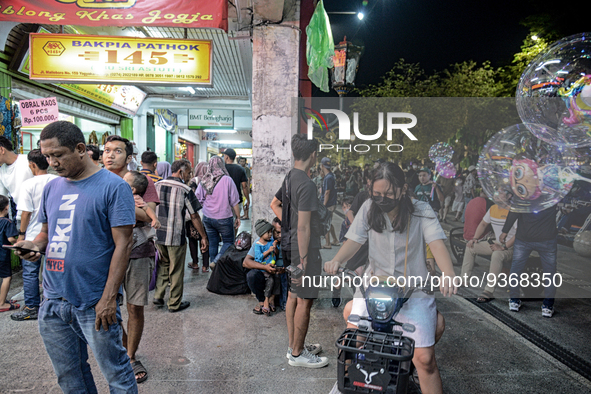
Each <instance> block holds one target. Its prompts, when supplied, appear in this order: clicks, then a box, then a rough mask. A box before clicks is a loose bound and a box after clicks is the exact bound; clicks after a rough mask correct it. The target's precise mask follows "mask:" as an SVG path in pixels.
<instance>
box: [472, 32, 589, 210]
mask: <svg viewBox="0 0 591 394" xmlns="http://www.w3.org/2000/svg"><path fill="white" fill-rule="evenodd" d="M589 53H591V34H589V33H583V34H578V35H575V36H571V37H567V38H564V39H562V40H560V41H558V42H556V43H554V44H553V45H551V46H550V47H549V48H548V50H547V51H546V52H544V53H542V54H540V55H539V56H538V57H537V58H536V59H534V60H533V61H532V62H531V63H530V64H529V66H528V67H527V68H526V70H525V72H524V73H523V74H522V76H521V79H520V81H519V85H518V87H517V94H516V105H517V111H518V113H519V116H520V118H521V121H522V122H523V123H522V124H517V125H513V126H510V127H506V128H504V129H502V130H501V131H499V132H498V133H497V134H495V135H494V136H493V137H492V138H491V139H490V140H489V141H488V142H487V143H486V145H485V146H484V149H483V150H482V152H481V154H480V158H479V161H478V177H479V178H480V182H481V184H482V186H483V189H484V191H485V193H486V194H487V195H488V196H489V197H490V198H491V199H492V200H494V201H495V202H497V203H500V204H502V205H508V206H510V207H511V210H512V211H514V212H522V213H528V212H539V211H541V210H544V209H547V208H550V207H552V206H554V205H556V203H558V202H559V201H560V200H562V199H563V198H564V197H565V196H566V195H567V194H568V193H569V191H570V190H571V188H572V187H573V183H574V182H575V180H581V181H586V182H591V180H590V179H588V178H585V177H582V176H581V175H579V174H577V173H575V170H577V168H578V162H580V161H582V160H581V159H584V157H583V156H582V155H585V153H582V154H581V152H588V151H589V150H588V149H587V147H590V146H591V57H590V56H589Z"/></svg>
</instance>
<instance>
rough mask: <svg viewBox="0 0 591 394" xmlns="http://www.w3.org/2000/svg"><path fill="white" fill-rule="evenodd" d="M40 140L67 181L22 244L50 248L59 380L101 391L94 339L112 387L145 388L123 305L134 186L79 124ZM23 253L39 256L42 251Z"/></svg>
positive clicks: (48, 341) (53, 352)
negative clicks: (105, 160)
mask: <svg viewBox="0 0 591 394" xmlns="http://www.w3.org/2000/svg"><path fill="white" fill-rule="evenodd" d="M40 140H41V152H42V153H43V155H44V156H45V157H46V158H47V160H48V162H49V165H51V166H52V167H53V168H54V169H55V170H56V171H57V173H58V175H59V176H60V178H57V179H54V180H53V181H51V182H49V183H48V184H47V185H46V186H45V188H44V190H43V196H42V199H41V206H40V209H39V222H41V223H43V227H42V229H41V233H40V234H39V235H38V236H37V237H36V238H35V239H34V240H33V241H22V242H18V243H17V244H16V246H21V247H23V248H27V249H32V250H38V251H45V252H46V263H45V264H46V265H45V271H44V273H43V294H44V297H45V301H44V302H43V303H42V304H41V307H40V309H39V332H40V333H41V337H42V338H43V343H44V344H45V348H46V350H47V353H48V354H49V357H50V359H51V362H52V364H53V369H54V370H55V373H56V375H57V377H58V383H59V385H60V387H61V388H62V390H63V391H64V392H96V387H95V384H94V380H93V377H92V373H91V372H90V365H89V364H88V361H87V360H88V350H87V344H88V345H89V346H90V348H91V349H92V353H93V354H94V356H95V358H96V360H97V363H98V365H99V367H100V369H101V372H102V373H103V375H104V377H105V379H106V380H107V382H108V384H109V389H110V391H111V392H122V393H137V384H136V381H135V375H134V373H133V370H132V367H131V364H130V362H129V357H128V356H127V352H126V350H125V348H124V347H123V345H122V343H121V326H120V322H121V314H120V312H119V308H118V305H117V302H116V297H117V292H118V289H119V286H120V285H121V282H122V281H123V277H124V275H125V272H126V269H127V263H128V261H129V252H130V248H129V246H130V245H131V244H132V240H133V238H132V228H133V225H134V224H135V203H134V200H133V195H132V193H131V188H130V187H129V185H128V184H127V183H125V181H123V180H122V179H121V178H120V177H118V176H116V175H114V174H112V173H110V172H109V171H107V170H104V169H99V168H98V167H97V166H95V165H94V163H93V162H92V160H91V159H90V157H89V156H88V154H87V153H86V146H85V144H84V135H83V134H82V132H81V131H80V129H79V128H78V127H77V126H76V125H74V124H72V123H70V122H65V121H58V122H54V123H51V124H50V125H48V126H47V127H45V128H44V129H43V131H42V132H41V136H40ZM21 257H23V258H24V259H26V260H29V261H36V260H39V258H40V257H41V254H40V253H26V254H25V253H21Z"/></svg>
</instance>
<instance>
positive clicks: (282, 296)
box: [269, 217, 289, 311]
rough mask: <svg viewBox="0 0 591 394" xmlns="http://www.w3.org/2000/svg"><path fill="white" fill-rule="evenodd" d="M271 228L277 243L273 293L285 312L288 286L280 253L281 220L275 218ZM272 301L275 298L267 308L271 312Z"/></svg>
mask: <svg viewBox="0 0 591 394" xmlns="http://www.w3.org/2000/svg"><path fill="white" fill-rule="evenodd" d="M273 227H274V229H273V240H275V241H277V258H276V259H277V261H276V263H275V267H277V274H276V277H275V290H276V291H274V293H275V294H276V295H278V296H279V307H280V308H281V309H282V310H285V306H286V304H287V291H288V289H289V286H288V283H287V273H286V272H285V267H284V266H283V254H282V253H281V219H279V218H277V217H276V218H275V219H273ZM278 284H281V286H280V288H278V286H277V285H278ZM274 299H275V297H274V296H272V297H271V298H270V301H269V308H270V309H271V311H273V304H274Z"/></svg>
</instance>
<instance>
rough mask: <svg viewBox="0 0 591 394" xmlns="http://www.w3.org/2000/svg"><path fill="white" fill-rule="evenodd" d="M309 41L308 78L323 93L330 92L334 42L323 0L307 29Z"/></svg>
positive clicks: (307, 51) (307, 45) (307, 47)
mask: <svg viewBox="0 0 591 394" xmlns="http://www.w3.org/2000/svg"><path fill="white" fill-rule="evenodd" d="M306 34H307V35H308V41H307V43H306V57H307V59H308V78H310V81H312V83H313V84H314V85H316V86H318V87H319V88H320V90H322V91H323V92H328V69H329V68H331V67H332V66H333V65H332V57H333V56H334V41H333V39H332V30H331V29H330V22H329V20H328V15H327V14H326V11H325V10H324V4H323V3H322V0H320V1H319V2H318V4H316V9H315V10H314V14H312V19H310V23H309V24H308V26H307V27H306Z"/></svg>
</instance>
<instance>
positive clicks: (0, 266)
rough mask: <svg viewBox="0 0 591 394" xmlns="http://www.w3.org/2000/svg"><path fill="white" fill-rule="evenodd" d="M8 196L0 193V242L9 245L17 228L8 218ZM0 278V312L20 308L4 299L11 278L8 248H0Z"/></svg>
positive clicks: (12, 241)
mask: <svg viewBox="0 0 591 394" xmlns="http://www.w3.org/2000/svg"><path fill="white" fill-rule="evenodd" d="M9 202H10V201H9V200H8V197H6V196H2V195H0V242H2V245H10V244H13V243H15V242H16V237H18V230H17V229H16V226H15V225H14V223H13V222H12V221H11V220H10V219H8V205H9ZM0 278H1V279H2V286H1V287H0V312H8V311H13V310H15V309H18V308H20V305H19V304H16V303H14V302H8V301H6V297H7V296H8V290H10V280H11V279H12V267H11V260H10V250H8V249H4V248H0Z"/></svg>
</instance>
